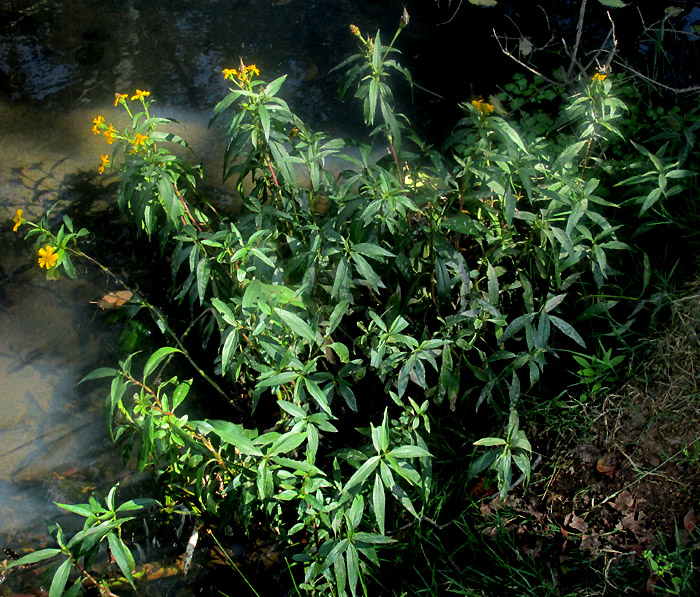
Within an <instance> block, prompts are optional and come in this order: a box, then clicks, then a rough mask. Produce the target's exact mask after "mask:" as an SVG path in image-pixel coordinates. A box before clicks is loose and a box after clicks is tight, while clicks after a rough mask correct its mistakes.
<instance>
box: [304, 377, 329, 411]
mask: <svg viewBox="0 0 700 597" xmlns="http://www.w3.org/2000/svg"><path fill="white" fill-rule="evenodd" d="M304 385H305V386H306V389H307V390H308V391H309V394H311V396H312V398H313V399H314V400H315V401H316V403H317V404H318V405H319V406H320V407H321V408H322V409H323V410H325V411H326V412H327V413H328V414H329V415H330V414H332V413H331V408H330V406H328V399H327V398H326V394H325V393H324V392H323V390H322V389H321V387H320V386H319V385H318V384H317V383H316V382H315V381H313V380H312V379H308V378H304Z"/></svg>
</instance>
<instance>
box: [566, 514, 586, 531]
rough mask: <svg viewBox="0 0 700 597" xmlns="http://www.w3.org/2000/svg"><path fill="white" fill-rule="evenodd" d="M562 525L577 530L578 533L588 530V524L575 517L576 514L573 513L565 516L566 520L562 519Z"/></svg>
mask: <svg viewBox="0 0 700 597" xmlns="http://www.w3.org/2000/svg"><path fill="white" fill-rule="evenodd" d="M564 524H565V525H566V526H569V527H571V528H572V529H575V530H577V531H578V532H579V533H585V532H586V531H587V530H588V523H587V522H586V521H585V520H583V518H581V517H580V516H576V514H574V513H573V512H572V513H571V514H567V516H566V518H565V519H564Z"/></svg>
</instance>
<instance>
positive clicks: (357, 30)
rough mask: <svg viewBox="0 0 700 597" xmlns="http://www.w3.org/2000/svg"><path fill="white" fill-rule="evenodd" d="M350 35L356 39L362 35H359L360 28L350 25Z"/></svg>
mask: <svg viewBox="0 0 700 597" xmlns="http://www.w3.org/2000/svg"><path fill="white" fill-rule="evenodd" d="M350 33H352V34H353V35H357V36H358V37H359V36H360V35H362V34H361V33H360V28H359V27H358V26H357V25H350Z"/></svg>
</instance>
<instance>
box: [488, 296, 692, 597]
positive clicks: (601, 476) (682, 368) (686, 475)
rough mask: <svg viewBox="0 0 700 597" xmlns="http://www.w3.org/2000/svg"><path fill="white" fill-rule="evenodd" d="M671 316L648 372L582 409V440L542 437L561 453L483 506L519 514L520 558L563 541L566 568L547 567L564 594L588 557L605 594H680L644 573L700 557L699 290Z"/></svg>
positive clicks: (656, 343)
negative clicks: (570, 565) (660, 556)
mask: <svg viewBox="0 0 700 597" xmlns="http://www.w3.org/2000/svg"><path fill="white" fill-rule="evenodd" d="M671 309H672V317H671V322H670V324H669V325H668V327H667V328H666V330H665V331H664V333H663V335H662V336H660V337H659V338H657V339H656V340H655V341H653V344H652V346H653V347H652V350H651V355H650V358H649V359H648V360H647V362H646V365H645V366H644V368H643V370H642V371H641V372H640V373H639V374H638V375H637V376H636V377H635V378H634V379H633V380H631V381H630V382H628V383H627V384H626V385H624V386H623V387H622V388H620V389H619V390H618V391H616V392H614V393H611V394H609V395H608V396H606V397H605V398H604V399H602V400H600V401H599V403H598V404H597V405H596V406H591V407H589V408H586V409H584V418H585V420H586V421H587V422H586V423H585V424H583V425H581V427H580V428H579V429H578V431H579V432H580V433H579V434H578V438H572V439H571V440H570V441H569V442H568V444H567V443H564V444H563V446H564V447H563V448H562V444H561V441H560V440H561V437H559V438H558V440H559V441H555V442H554V443H551V438H549V439H550V441H549V442H547V438H546V437H540V438H539V440H540V442H539V443H540V445H543V444H544V443H547V444H548V445H549V446H551V447H552V448H553V449H554V451H552V449H547V448H542V452H543V454H548V455H549V456H548V457H547V458H544V457H543V459H542V465H541V466H540V467H539V468H538V469H537V470H536V471H535V472H533V475H532V480H531V483H530V485H529V486H528V487H526V488H523V487H522V486H520V487H518V488H517V489H516V490H514V491H513V492H511V494H510V495H509V496H508V498H507V499H506V501H505V503H500V502H499V501H498V500H497V499H491V500H490V501H487V502H485V503H484V504H482V506H481V511H482V513H483V514H484V517H485V520H486V521H489V520H490V521H493V515H494V513H495V511H496V510H507V511H509V512H513V513H515V514H516V516H515V517H511V518H512V520H513V522H511V524H510V526H509V525H506V528H507V529H509V530H510V531H514V532H515V533H516V534H517V535H518V536H519V540H518V544H519V545H520V551H521V553H523V554H529V555H532V556H534V557H535V558H537V556H538V549H539V548H538V549H534V548H532V545H534V544H539V545H541V540H540V541H539V542H538V541H537V540H536V539H535V538H536V537H539V538H540V539H541V538H542V537H543V536H546V537H549V538H550V540H552V539H551V538H553V540H554V541H557V542H559V544H560V546H561V548H560V554H561V555H560V557H559V562H558V563H553V562H549V564H550V565H551V564H554V569H555V576H556V577H557V578H556V582H557V589H558V590H559V592H560V594H561V592H562V591H564V589H565V585H566V584H567V582H566V580H565V578H564V577H565V574H564V573H563V569H564V565H565V562H567V561H568V560H569V559H570V558H571V557H572V556H573V557H574V558H576V557H581V556H583V557H584V558H586V559H588V560H589V561H590V562H591V565H592V566H593V567H595V568H597V569H598V570H599V571H601V577H602V578H603V579H604V582H605V585H606V586H605V587H604V588H603V592H606V590H608V592H607V593H606V594H621V593H624V594H630V593H631V594H642V595H649V594H678V593H668V592H667V591H668V589H669V586H668V585H667V584H666V585H664V582H666V581H664V579H663V578H660V577H659V575H656V574H654V572H653V570H652V568H651V566H648V565H647V562H645V560H647V559H649V556H650V554H652V553H669V552H671V553H681V552H684V553H687V554H691V553H694V554H695V556H697V553H698V551H697V548H698V547H700V539H699V534H698V532H697V530H696V527H697V518H696V515H697V516H700V491H699V488H700V434H699V432H698V430H699V429H700V409H699V408H698V405H699V393H698V383H697V372H698V371H700V284H697V283H696V285H695V286H694V287H693V288H691V289H690V291H689V292H688V293H687V294H686V296H684V297H683V298H681V299H678V300H676V301H675V302H674V303H673V304H672V305H671ZM572 427H573V426H572ZM533 439H534V444H535V445H537V443H538V439H537V438H533ZM555 446H556V447H555ZM501 519H502V517H501ZM487 524H488V523H487ZM486 530H487V532H488V530H489V529H488V528H487V529H486ZM493 531H495V527H492V532H493ZM545 541H548V539H545ZM577 551H578V553H576V552H577ZM623 562H624V565H625V566H629V565H630V564H636V566H637V569H638V570H639V569H641V570H642V571H643V574H642V580H641V582H639V584H638V585H637V586H634V587H629V586H628V587H624V588H623V587H622V586H621V585H619V584H616V581H615V580H613V578H614V574H613V573H612V572H613V571H614V569H615V567H616V566H621V565H623ZM557 573H558V574H557ZM661 576H663V575H661ZM668 576H669V575H667V578H668ZM662 587H663V588H662ZM592 594H602V592H601V593H598V592H595V593H592ZM681 594H682V593H681Z"/></svg>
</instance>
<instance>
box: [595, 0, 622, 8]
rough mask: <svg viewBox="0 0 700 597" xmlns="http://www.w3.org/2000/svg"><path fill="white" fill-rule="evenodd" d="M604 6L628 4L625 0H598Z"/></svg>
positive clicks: (619, 6) (618, 6) (617, 6)
mask: <svg viewBox="0 0 700 597" xmlns="http://www.w3.org/2000/svg"><path fill="white" fill-rule="evenodd" d="M598 2H600V3H601V4H602V5H603V6H607V7H608V8H624V7H625V6H627V5H626V4H625V3H624V2H622V1H621V0H598Z"/></svg>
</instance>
